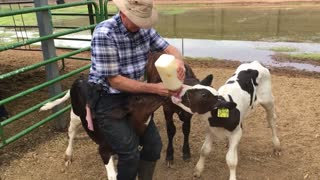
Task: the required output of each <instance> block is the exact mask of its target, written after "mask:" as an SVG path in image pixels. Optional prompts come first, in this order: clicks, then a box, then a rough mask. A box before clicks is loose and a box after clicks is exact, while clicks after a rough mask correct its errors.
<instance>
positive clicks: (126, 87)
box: [107, 75, 170, 96]
mask: <svg viewBox="0 0 320 180" xmlns="http://www.w3.org/2000/svg"><path fill="white" fill-rule="evenodd" d="M107 79H108V81H109V83H110V85H111V86H112V87H113V88H115V89H118V90H120V91H126V92H132V93H153V94H159V95H161V96H168V95H170V91H169V90H168V89H167V88H165V87H164V85H163V84H162V83H156V84H155V83H145V82H140V81H136V80H133V79H129V78H126V77H124V76H121V75H117V76H109V77H108V78H107Z"/></svg>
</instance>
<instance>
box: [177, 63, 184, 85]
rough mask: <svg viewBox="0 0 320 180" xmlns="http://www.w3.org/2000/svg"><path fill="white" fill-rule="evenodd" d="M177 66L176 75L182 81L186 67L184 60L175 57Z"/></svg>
mask: <svg viewBox="0 0 320 180" xmlns="http://www.w3.org/2000/svg"><path fill="white" fill-rule="evenodd" d="M176 60H177V64H178V68H177V76H178V79H179V80H180V81H182V82H183V81H184V79H185V72H186V69H185V68H184V62H183V61H182V60H181V59H176Z"/></svg>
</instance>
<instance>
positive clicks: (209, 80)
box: [200, 74, 213, 86]
mask: <svg viewBox="0 0 320 180" xmlns="http://www.w3.org/2000/svg"><path fill="white" fill-rule="evenodd" d="M212 81H213V75H212V74H209V75H208V76H207V77H205V78H204V79H203V80H201V82H200V84H201V85H204V86H211V84H212Z"/></svg>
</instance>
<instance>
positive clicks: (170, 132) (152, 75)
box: [146, 53, 213, 167]
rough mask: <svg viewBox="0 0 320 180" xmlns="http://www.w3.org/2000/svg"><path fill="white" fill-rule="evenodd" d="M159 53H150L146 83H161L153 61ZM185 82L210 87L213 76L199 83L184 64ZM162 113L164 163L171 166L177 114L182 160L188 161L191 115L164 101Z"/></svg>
mask: <svg viewBox="0 0 320 180" xmlns="http://www.w3.org/2000/svg"><path fill="white" fill-rule="evenodd" d="M160 55H161V53H152V54H150V56H149V60H148V63H147V65H146V67H147V81H148V82H150V83H157V82H161V79H160V76H159V74H158V72H157V70H156V68H155V65H154V63H155V61H156V60H157V59H158V58H159V56H160ZM185 70H186V74H185V81H184V84H187V85H190V86H193V85H196V84H202V85H206V86H210V85H211V82H212V79H213V76H212V75H208V76H207V77H206V78H204V79H203V80H202V81H201V82H200V81H199V79H197V77H196V76H195V74H194V73H193V71H192V69H191V68H190V66H189V65H187V64H185ZM163 112H164V117H165V120H166V126H167V136H168V146H167V153H166V161H167V165H168V166H169V167H170V166H171V165H172V164H173V154H174V148H173V143H172V141H173V138H174V136H175V134H176V127H175V125H174V122H173V114H174V113H177V115H178V116H179V119H180V120H181V121H182V122H183V124H182V132H183V135H184V140H183V146H182V152H183V156H182V157H183V160H188V159H190V157H191V155H190V147H189V134H190V120H191V118H192V114H190V113H188V112H186V111H184V110H183V109H181V108H180V107H178V106H176V105H175V104H173V103H172V102H171V101H166V102H164V103H163Z"/></svg>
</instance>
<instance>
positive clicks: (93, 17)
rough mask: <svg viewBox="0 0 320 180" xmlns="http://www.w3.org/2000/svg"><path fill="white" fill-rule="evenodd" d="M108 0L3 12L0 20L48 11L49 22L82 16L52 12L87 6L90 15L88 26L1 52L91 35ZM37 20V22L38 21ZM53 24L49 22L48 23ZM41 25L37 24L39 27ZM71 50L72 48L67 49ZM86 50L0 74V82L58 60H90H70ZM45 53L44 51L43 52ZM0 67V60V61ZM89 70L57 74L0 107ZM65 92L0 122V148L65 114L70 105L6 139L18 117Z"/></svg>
mask: <svg viewBox="0 0 320 180" xmlns="http://www.w3.org/2000/svg"><path fill="white" fill-rule="evenodd" d="M107 3H108V1H107V0H104V1H103V0H99V3H96V2H93V1H91V0H87V1H82V2H74V3H67V4H59V5H46V6H41V7H34V8H27V9H21V10H17V11H10V12H5V13H0V20H1V18H2V17H8V16H14V15H20V14H21V15H22V14H26V13H39V12H48V14H49V17H50V18H51V19H52V16H61V15H64V16H67V15H72V16H74V15H83V14H75V13H51V10H55V9H63V8H69V7H76V6H87V7H88V14H87V15H88V16H89V18H88V19H89V21H90V25H87V26H82V27H73V28H70V29H69V30H65V31H62V32H57V33H51V34H48V35H45V36H40V37H38V38H32V39H27V40H24V41H23V42H16V43H13V44H6V45H4V46H0V52H1V51H5V50H9V49H14V48H18V47H22V46H25V45H30V44H33V43H36V42H42V43H43V42H44V41H48V40H53V39H58V38H59V37H61V36H64V35H68V34H73V33H76V32H80V31H85V30H91V32H92V31H93V29H94V27H95V26H96V24H97V23H99V22H101V21H102V20H104V19H107V18H108V12H107ZM38 21H39V20H38ZM50 22H51V23H52V21H50ZM39 23H41V22H38V24H39ZM70 49H72V48H70ZM85 51H90V47H84V48H80V49H72V51H71V52H68V53H65V54H63V55H60V56H55V57H51V58H48V59H44V61H42V62H39V63H36V64H32V65H29V66H26V67H23V68H20V69H16V70H14V71H11V72H8V73H5V74H1V75H0V80H4V79H6V78H10V77H13V76H15V75H18V74H21V73H25V72H28V71H31V70H35V69H37V68H40V67H43V66H48V65H51V64H53V63H57V62H58V61H63V60H64V59H65V58H70V59H78V60H89V61H90V59H89V58H76V57H73V56H74V55H76V54H79V53H82V52H85ZM44 53H45V52H44ZM0 64H1V59H0ZM89 68H90V63H88V64H87V65H85V66H83V67H81V68H79V69H76V70H73V71H71V72H68V73H66V74H64V75H57V76H56V77H53V78H52V79H50V80H47V81H46V82H43V83H41V84H39V85H37V86H34V87H32V88H30V89H27V90H25V91H22V92H20V93H17V94H15V95H13V96H10V97H7V98H5V99H2V100H0V105H5V104H7V103H9V102H12V101H14V100H16V99H18V98H21V97H24V96H27V95H29V94H30V93H33V92H36V91H38V90H40V89H43V88H45V87H50V86H54V85H56V84H57V83H59V81H61V80H63V79H66V78H69V77H70V76H73V75H76V74H78V73H80V72H82V71H84V70H87V69H89ZM65 93H66V92H56V93H55V94H54V95H52V94H51V95H52V97H51V98H50V99H47V100H45V101H43V102H40V103H38V104H36V105H34V106H32V107H30V108H28V109H26V110H24V111H22V112H20V113H18V114H15V115H13V116H12V117H10V118H8V119H6V120H4V121H2V122H0V149H1V148H3V147H4V146H6V145H8V144H10V143H12V142H14V141H16V140H17V139H19V138H21V137H22V136H24V135H26V134H28V133H30V132H31V131H32V130H34V129H35V128H38V127H40V126H41V125H43V124H45V123H47V122H49V121H51V120H52V119H54V118H56V117H58V116H59V115H61V114H62V113H64V112H66V111H68V110H69V109H70V107H71V105H68V106H66V107H63V108H61V109H59V110H57V111H56V112H54V113H53V114H51V115H50V116H48V117H46V118H44V119H42V120H40V121H38V122H37V123H35V124H33V125H31V126H29V127H26V129H24V130H22V131H20V132H18V133H16V134H15V135H13V136H11V137H7V136H6V131H5V127H6V126H7V125H9V124H11V123H13V122H15V121H18V120H19V119H20V118H22V117H24V116H26V115H28V114H30V113H32V112H35V111H36V110H38V109H39V108H40V107H41V106H42V105H44V104H45V103H47V102H49V101H53V100H55V99H57V98H60V97H62V96H63V95H64V94H65Z"/></svg>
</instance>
